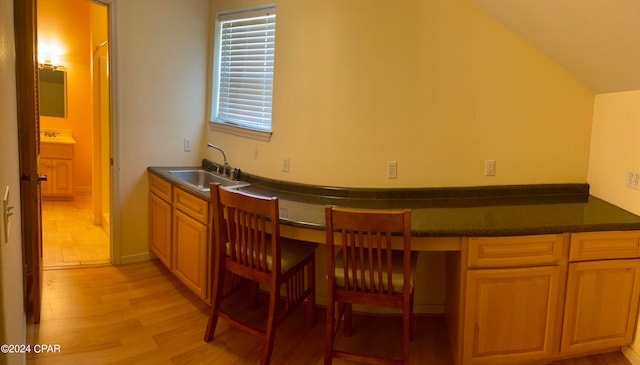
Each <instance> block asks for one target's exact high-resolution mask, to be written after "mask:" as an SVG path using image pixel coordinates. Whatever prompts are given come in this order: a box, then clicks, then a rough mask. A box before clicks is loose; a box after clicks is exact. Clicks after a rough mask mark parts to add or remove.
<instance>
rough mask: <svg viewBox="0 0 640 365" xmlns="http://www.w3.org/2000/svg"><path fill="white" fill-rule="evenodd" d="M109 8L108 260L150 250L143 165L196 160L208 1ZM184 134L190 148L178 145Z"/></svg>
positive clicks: (119, 3)
mask: <svg viewBox="0 0 640 365" xmlns="http://www.w3.org/2000/svg"><path fill="white" fill-rule="evenodd" d="M113 9H114V10H115V11H114V16H115V19H116V25H115V30H114V32H115V39H114V44H113V45H112V46H113V47H115V50H114V53H113V55H112V56H115V57H114V58H112V60H113V61H114V65H113V66H114V68H115V71H114V72H115V74H114V79H113V81H114V86H115V92H116V100H115V102H116V107H117V109H116V111H115V113H114V115H113V118H114V119H115V123H116V127H117V129H115V130H114V133H117V136H116V138H117V141H118V146H117V147H116V148H117V155H116V156H115V166H116V168H117V169H118V171H117V173H116V176H119V181H117V182H116V184H117V186H118V190H119V191H118V193H119V195H118V196H117V197H116V199H118V201H117V202H115V204H116V205H117V208H116V209H119V210H120V217H119V226H120V230H119V235H118V238H117V239H116V243H117V244H118V243H119V245H120V247H119V248H120V250H119V252H120V257H119V258H114V261H116V262H129V261H136V260H140V259H144V258H145V255H146V254H147V252H148V250H149V248H148V245H147V241H148V232H147V226H148V225H147V216H148V214H147V205H148V182H147V174H146V169H147V166H179V165H186V166H188V165H199V164H200V156H199V150H198V146H199V145H201V144H203V143H204V140H203V139H202V135H203V134H204V131H203V129H204V121H205V117H204V113H205V94H206V87H205V85H206V68H207V66H206V64H207V41H208V32H207V29H208V19H209V13H208V12H209V2H208V1H207V0H180V1H175V0H135V1H130V0H126V1H124V0H115V1H114V3H113ZM183 138H190V139H191V141H192V144H193V146H194V149H193V152H184V151H183ZM114 218H115V217H114ZM116 251H117V250H116Z"/></svg>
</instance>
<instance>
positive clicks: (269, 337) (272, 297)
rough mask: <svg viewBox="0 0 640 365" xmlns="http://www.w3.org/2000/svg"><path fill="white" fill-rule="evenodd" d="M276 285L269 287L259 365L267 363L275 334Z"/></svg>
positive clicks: (277, 290) (278, 295)
mask: <svg viewBox="0 0 640 365" xmlns="http://www.w3.org/2000/svg"><path fill="white" fill-rule="evenodd" d="M279 289H280V288H279V287H278V286H275V287H271V288H269V315H268V320H267V328H266V330H265V339H264V348H263V349H262V359H261V360H260V365H269V362H270V361H271V352H272V351H273V340H274V338H275V336H276V322H277V318H276V315H277V313H278V311H277V309H278V298H279V297H280V290H279Z"/></svg>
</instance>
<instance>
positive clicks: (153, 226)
mask: <svg viewBox="0 0 640 365" xmlns="http://www.w3.org/2000/svg"><path fill="white" fill-rule="evenodd" d="M149 242H150V245H151V249H152V250H153V252H154V253H155V254H156V256H158V258H159V259H160V261H162V263H163V264H165V266H167V267H168V268H171V205H169V203H167V202H165V201H164V200H162V199H160V198H159V197H158V196H157V195H156V194H154V193H150V194H149Z"/></svg>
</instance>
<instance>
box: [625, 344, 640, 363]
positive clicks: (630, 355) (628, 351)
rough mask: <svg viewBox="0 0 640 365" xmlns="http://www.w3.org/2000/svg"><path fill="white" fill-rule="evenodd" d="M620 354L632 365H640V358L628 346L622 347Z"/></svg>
mask: <svg viewBox="0 0 640 365" xmlns="http://www.w3.org/2000/svg"><path fill="white" fill-rule="evenodd" d="M622 353H623V354H624V356H625V357H626V358H627V359H628V360H629V362H630V363H631V364H632V365H640V356H639V355H638V354H637V353H636V352H635V351H634V350H633V349H632V348H631V347H630V346H624V347H623V348H622Z"/></svg>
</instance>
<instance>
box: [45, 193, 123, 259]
mask: <svg viewBox="0 0 640 365" xmlns="http://www.w3.org/2000/svg"><path fill="white" fill-rule="evenodd" d="M42 251H43V252H42V256H43V267H44V268H45V269H47V268H58V267H70V266H78V265H103V264H109V263H110V262H111V259H110V252H109V237H108V235H107V234H106V233H105V231H104V230H103V229H102V227H101V226H97V225H94V224H93V216H92V214H91V195H89V194H77V195H76V196H75V197H74V199H73V200H43V201H42Z"/></svg>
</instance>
